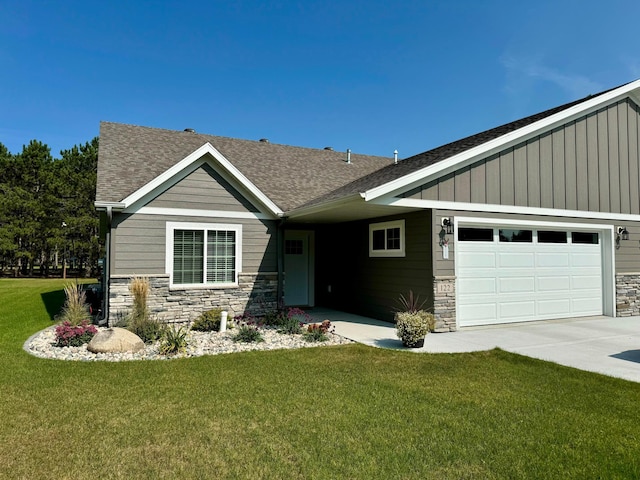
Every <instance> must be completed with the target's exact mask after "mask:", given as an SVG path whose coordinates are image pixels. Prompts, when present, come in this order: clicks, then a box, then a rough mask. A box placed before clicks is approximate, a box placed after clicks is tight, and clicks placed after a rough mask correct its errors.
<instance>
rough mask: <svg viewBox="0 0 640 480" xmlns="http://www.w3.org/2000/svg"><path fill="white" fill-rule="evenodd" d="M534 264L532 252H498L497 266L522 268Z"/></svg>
mask: <svg viewBox="0 0 640 480" xmlns="http://www.w3.org/2000/svg"><path fill="white" fill-rule="evenodd" d="M534 265H535V256H534V254H533V252H523V253H515V252H514V253H502V252H500V253H498V267H499V268H522V267H529V268H531V267H533V266H534Z"/></svg>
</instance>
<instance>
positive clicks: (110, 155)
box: [96, 122, 393, 211]
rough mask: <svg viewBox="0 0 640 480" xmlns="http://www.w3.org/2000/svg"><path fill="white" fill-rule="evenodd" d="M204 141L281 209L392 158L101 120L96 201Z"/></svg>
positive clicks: (117, 195) (135, 185)
mask: <svg viewBox="0 0 640 480" xmlns="http://www.w3.org/2000/svg"><path fill="white" fill-rule="evenodd" d="M207 142H209V143H210V144H211V145H212V146H213V147H215V148H216V149H217V150H218V151H219V152H220V153H222V154H223V155H224V156H225V157H226V158H227V160H229V161H230V162H231V163H232V164H233V165H234V166H235V167H236V168H237V169H238V170H240V172H242V174H243V175H245V176H246V177H247V178H248V179H249V180H250V181H251V182H252V183H253V184H254V185H256V187H258V189H260V190H261V191H262V192H263V193H264V194H265V195H267V197H269V198H270V199H271V200H272V201H273V202H274V203H275V204H276V205H278V207H280V208H281V209H282V210H283V211H287V210H291V209H293V208H297V207H299V206H301V205H304V204H305V203H308V202H310V201H312V200H313V199H315V198H318V197H319V196H322V195H324V194H325V193H326V192H330V191H334V190H336V189H339V188H341V187H343V186H344V185H347V184H349V183H351V182H353V181H354V180H356V179H358V178H361V177H363V176H366V175H368V174H370V173H371V172H374V171H376V170H379V169H380V168H382V167H383V166H385V165H387V164H390V163H393V159H392V158H388V157H375V156H367V155H358V154H353V153H352V154H351V164H347V163H346V153H344V152H337V151H332V150H320V149H312V148H302V147H291V146H287V145H279V144H273V143H264V142H259V141H251V140H238V139H235V138H226V137H217V136H213V135H203V134H199V133H193V132H186V131H173V130H163V129H158V128H148V127H138V126H133V125H124V124H119V123H111V122H102V123H101V124H100V147H99V148H100V149H99V154H98V180H97V191H96V200H97V201H98V202H120V201H121V200H123V199H124V198H126V197H127V196H128V195H130V194H132V193H133V192H135V191H136V190H138V189H140V188H141V187H143V186H144V185H146V184H147V183H149V182H150V181H152V180H153V179H154V178H155V177H157V176H158V175H160V174H161V173H163V172H164V171H166V170H168V169H169V168H171V167H172V166H173V165H175V164H176V163H178V162H180V161H181V160H183V159H184V158H185V157H187V156H188V155H189V154H191V153H193V152H194V151H195V150H197V149H198V148H200V147H201V146H202V145H204V144H206V143H207Z"/></svg>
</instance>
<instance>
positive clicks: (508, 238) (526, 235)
mask: <svg viewBox="0 0 640 480" xmlns="http://www.w3.org/2000/svg"><path fill="white" fill-rule="evenodd" d="M499 237H500V241H501V242H524V243H531V242H533V231H532V230H509V229H506V228H501V229H500V232H499Z"/></svg>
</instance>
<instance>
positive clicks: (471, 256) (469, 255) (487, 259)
mask: <svg viewBox="0 0 640 480" xmlns="http://www.w3.org/2000/svg"><path fill="white" fill-rule="evenodd" d="M458 261H459V262H460V263H462V264H463V265H464V266H465V268H469V269H471V268H487V267H492V268H495V266H496V255H495V253H494V252H460V253H459V254H458Z"/></svg>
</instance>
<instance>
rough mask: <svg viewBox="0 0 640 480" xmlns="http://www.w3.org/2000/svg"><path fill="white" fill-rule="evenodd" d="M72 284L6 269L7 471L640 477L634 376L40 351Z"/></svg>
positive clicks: (386, 355) (413, 358) (1, 401)
mask: <svg viewBox="0 0 640 480" xmlns="http://www.w3.org/2000/svg"><path fill="white" fill-rule="evenodd" d="M62 285H63V282H62V281H60V280H13V279H0V368H1V371H0V416H1V418H2V422H1V423H0V478H25V479H38V478H43V479H44V478H47V479H49V478H70V479H81V478H100V479H103V478H123V479H131V478H153V479H157V478H168V479H174V478H185V479H186V478H293V479H296V478H300V479H309V478H349V479H351V478H354V479H355V478H362V479H370V478H383V479H395V478H403V479H410V478H416V479H417V478H421V479H422V478H435V479H441V478H445V479H446V478H455V479H458V478H472V479H476V478H479V479H490V478H514V479H516V478H517V479H520V478H535V479H541V478H542V479H544V478H559V479H567V478H579V479H585V478H603V479H614V478H629V479H637V478H640V384H635V383H631V382H626V381H623V380H617V379H613V378H608V377H604V376H600V375H596V374H591V373H586V372H581V371H578V370H573V369H570V368H565V367H561V366H557V365H554V364H550V363H545V362H541V361H538V360H533V359H529V358H526V357H521V356H518V355H513V354H509V353H506V352H503V351H499V350H494V351H490V352H482V353H473V354H456V355H444V354H438V355H427V354H425V355H419V354H414V353H408V352H402V351H391V350H381V349H374V348H370V347H365V346H361V345H348V346H339V347H323V348H309V349H302V350H289V351H276V352H250V353H239V354H229V355H219V356H212V357H199V358H194V359H181V360H170V361H157V362H125V363H117V364H114V363H101V362H86V363H81V362H62V361H55V360H43V359H38V358H34V357H31V356H29V355H28V354H27V353H25V352H24V351H23V350H22V344H23V342H24V341H25V340H26V339H27V338H28V337H29V335H31V334H33V333H34V332H36V331H38V330H39V329H41V328H44V327H46V326H48V325H51V322H52V320H51V317H52V315H54V314H55V312H56V310H57V308H59V306H60V304H61V302H62V292H61V288H62ZM639 348H640V346H639Z"/></svg>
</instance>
